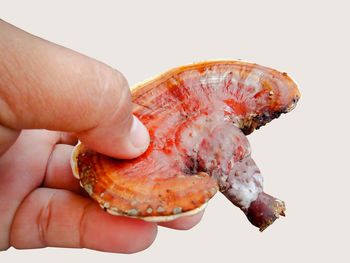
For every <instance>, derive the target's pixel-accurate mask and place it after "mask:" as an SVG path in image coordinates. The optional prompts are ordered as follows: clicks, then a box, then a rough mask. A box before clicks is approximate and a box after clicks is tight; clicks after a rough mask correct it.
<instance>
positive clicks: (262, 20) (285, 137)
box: [0, 0, 350, 263]
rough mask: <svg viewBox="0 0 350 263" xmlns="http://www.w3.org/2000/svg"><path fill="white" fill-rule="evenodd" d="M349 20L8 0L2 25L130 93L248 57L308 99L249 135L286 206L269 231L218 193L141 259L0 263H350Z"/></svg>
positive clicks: (78, 253)
mask: <svg viewBox="0 0 350 263" xmlns="http://www.w3.org/2000/svg"><path fill="white" fill-rule="evenodd" d="M349 10H350V7H349V4H348V1H346V0H344V1H340V0H333V1H323V0H318V1H306V0H304V1H298V0H294V1H281V0H280V1H258V0H257V1H233V0H232V1H220V0H215V1H204V0H202V1H179V0H178V1H151V0H149V1H97V0H96V1H83V0H81V1H68V0H60V1H45V0H42V1H18V0H2V1H1V2H0V18H1V19H3V20H5V21H7V22H9V23H12V24H14V25H16V26H17V27H20V28H22V29H24V30H26V31H28V32H30V33H32V34H34V35H37V36H40V37H42V38H45V39H47V40H50V41H52V42H55V43H57V44H60V45H63V46H66V47H69V48H71V49H73V50H76V51H78V52H81V53H83V54H85V55H88V56H90V57H93V58H95V59H98V60H100V61H102V62H104V63H106V64H109V65H110V66H112V67H114V68H116V69H118V70H120V71H121V72H123V74H124V75H125V76H126V77H127V79H128V80H129V83H130V85H131V86H132V85H134V84H136V83H138V82H141V81H143V80H144V79H147V78H150V77H152V76H154V75H156V74H159V73H161V72H162V71H164V70H167V69H170V68H172V67H175V66H179V65H182V64H188V63H192V62H198V61H203V60H208V59H222V58H224V59H244V60H247V61H251V62H256V63H258V64H262V65H265V66H270V67H274V68H276V69H279V70H281V71H286V72H287V73H289V74H290V75H291V76H292V77H293V78H294V79H296V81H297V82H298V83H299V85H300V91H301V94H302V98H301V100H300V102H299V104H298V106H297V108H296V109H295V110H294V111H293V112H291V113H289V114H287V115H285V116H282V117H281V118H280V119H278V120H275V121H273V122H272V123H270V124H269V125H267V126H266V127H263V128H261V129H260V130H258V131H256V132H255V133H254V134H252V135H250V136H249V140H250V143H251V146H252V151H253V153H252V156H253V158H254V159H255V161H256V162H257V164H258V166H259V167H260V169H261V171H262V174H263V176H264V178H265V190H266V192H268V193H271V194H273V195H275V196H278V197H279V198H281V199H282V200H284V201H285V202H286V205H287V217H286V218H282V219H280V220H278V221H276V223H275V224H274V225H273V226H271V227H270V228H268V229H267V230H266V231H265V232H263V233H260V232H259V231H258V230H257V229H256V228H255V227H253V226H251V225H250V224H249V222H248V221H247V220H246V218H245V216H244V215H243V213H242V212H241V211H239V209H237V208H236V207H233V206H232V205H231V204H230V203H229V202H228V201H227V200H226V199H225V198H223V197H222V196H221V195H220V194H217V195H216V196H215V197H214V198H213V199H212V200H211V201H210V203H209V206H208V208H207V209H206V213H205V215H204V217H203V219H202V221H201V223H200V224H199V225H198V226H196V227H195V228H193V229H192V230H190V231H175V230H170V229H165V228H159V234H158V237H157V239H156V240H155V242H154V244H153V245H152V246H151V247H150V248H149V249H147V250H145V251H143V252H140V253H137V254H133V255H120V254H111V253H103V252H96V251H91V250H87V249H65V248H45V249H38V250H16V249H13V248H11V249H9V250H8V251H6V252H0V262H23V261H26V262H28V261H30V262H50V263H54V262H60V263H61V262H77V261H79V262H141V261H142V262H155V263H156V262H167V263H170V262H181V261H183V262H190V261H191V262H271V263H272V262H330V261H332V262H349V260H350V257H349V254H348V251H347V250H348V248H349V245H348V244H349V242H348V238H349V236H350V231H349V226H348V224H349V218H350V212H349V201H350V198H349V192H350V191H349V183H350V179H349V178H350V169H349V146H350V143H349V123H348V121H349V115H350V114H349V113H350V111H349V105H350V102H349V95H350V92H349V90H350V86H349V76H350V72H349V71H350V67H349V59H350V51H349V50H350V49H349V48H350V40H349V32H350V31H349V26H350V16H349V12H348V11H349ZM0 37H1V35H0ZM0 194H1V193H0ZM97 223H98V222H97Z"/></svg>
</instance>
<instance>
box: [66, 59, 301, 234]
mask: <svg viewBox="0 0 350 263" xmlns="http://www.w3.org/2000/svg"><path fill="white" fill-rule="evenodd" d="M299 98H300V93H299V91H298V88H297V85H296V83H295V82H294V81H293V80H292V79H291V78H290V77H289V76H288V75H287V74H286V73H281V72H279V71H277V70H274V69H271V68H267V67H263V66H260V65H257V64H252V63H247V62H242V61H209V62H203V63H197V64H193V65H188V66H182V67H178V68H175V69H172V70H169V71H167V72H165V73H163V74H161V75H159V76H157V77H155V78H154V79H152V80H150V81H147V82H145V83H142V84H140V85H138V86H136V87H134V88H133V89H132V101H133V104H134V108H133V114H134V115H135V116H137V117H138V118H139V119H140V120H141V121H142V122H143V123H144V125H145V126H146V127H147V128H148V130H149V133H150V138H151V142H150V146H149V148H148V149H147V151H146V152H145V153H144V154H143V155H142V156H140V157H138V158H135V159H132V160H118V159H113V158H110V157H108V156H105V155H102V154H100V153H97V152H95V151H93V150H91V149H89V148H87V147H86V146H85V145H83V144H78V145H77V146H76V147H75V149H74V150H73V154H72V168H73V173H74V175H75V176H76V177H77V178H78V179H80V184H81V186H82V187H83V188H84V189H85V190H86V191H87V192H88V194H89V195H90V196H91V197H92V198H93V199H94V200H96V201H97V202H98V203H99V205H100V206H101V207H102V208H103V209H105V210H106V211H108V212H109V213H111V214H115V215H124V216H129V217H137V218H142V219H144V220H147V221H156V222H160V221H169V220H173V219H175V218H177V217H179V216H185V215H192V214H195V213H198V212H199V211H201V210H202V209H203V208H204V207H205V206H206V204H207V202H208V201H209V199H210V198H212V197H213V196H214V194H215V193H216V192H217V190H219V191H220V192H222V193H223V194H224V195H225V196H226V197H227V198H228V199H229V200H230V201H231V202H232V203H233V204H234V205H236V206H238V207H239V208H240V209H241V210H242V211H243V212H244V213H245V214H246V216H247V218H248V219H249V221H250V222H251V223H252V224H253V225H255V226H257V227H258V228H259V229H260V231H263V230H264V229H265V228H266V227H268V226H269V225H270V224H272V223H273V222H274V221H275V219H276V218H278V217H279V215H284V211H285V204H284V202H282V201H280V200H278V199H276V198H274V197H272V196H270V195H268V194H266V193H264V192H263V179H262V176H261V174H260V171H259V169H258V167H257V166H256V164H255V162H254V161H253V159H252V158H251V157H250V146H249V142H248V140H247V138H246V136H245V135H247V134H250V133H251V132H253V131H254V130H255V129H258V128H259V127H261V126H262V125H265V124H266V123H268V122H270V121H271V120H272V119H274V118H277V117H279V116H280V114H282V113H287V112H289V111H290V110H292V109H293V108H294V107H295V106H296V103H297V101H298V100H299ZM116 147H118V146H117V145H116Z"/></svg>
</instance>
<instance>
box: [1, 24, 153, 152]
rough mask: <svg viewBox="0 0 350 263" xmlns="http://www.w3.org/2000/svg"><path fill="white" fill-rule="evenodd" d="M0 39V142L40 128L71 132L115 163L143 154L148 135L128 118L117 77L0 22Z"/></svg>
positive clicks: (124, 88) (126, 93)
mask: <svg viewBox="0 0 350 263" xmlns="http://www.w3.org/2000/svg"><path fill="white" fill-rule="evenodd" d="M0 35H1V37H0V133H1V132H3V133H5V134H4V136H2V135H1V134H0V138H5V139H6V138H10V139H9V140H11V141H13V138H14V137H15V136H16V135H17V134H18V131H19V130H21V129H38V128H43V129H49V130H59V131H67V132H74V133H76V135H77V136H78V138H79V139H80V140H81V141H82V142H83V143H84V144H86V145H88V146H89V147H91V148H92V149H94V150H96V151H99V152H102V153H104V154H107V155H110V156H113V157H117V158H134V157H137V156H138V155H140V154H142V153H143V152H144V151H145V150H146V149H147V147H148V144H149V135H148V132H147V130H146V128H145V127H144V126H143V125H142V123H141V122H140V121H139V120H138V119H137V118H136V117H134V116H133V115H132V103H131V96H130V90H129V87H128V84H127V81H126V79H125V78H124V77H123V75H122V74H121V73H120V72H118V71H116V70H114V69H112V68H110V67H108V66H106V65H104V64H102V63H100V62H98V61H95V60H93V59H91V58H88V57H86V56H83V55H81V54H78V53H76V52H74V51H72V50H69V49H66V48H64V47H61V46H58V45H55V44H53V43H50V42H48V41H45V40H43V39H40V38H37V37H35V36H33V35H30V34H28V33H26V32H24V31H22V30H20V29H18V28H16V27H14V26H12V25H9V24H7V23H5V22H4V21H1V20H0ZM0 143H1V144H2V145H3V147H8V143H7V144H6V142H4V139H0ZM2 150H4V149H2ZM0 151H1V147H0Z"/></svg>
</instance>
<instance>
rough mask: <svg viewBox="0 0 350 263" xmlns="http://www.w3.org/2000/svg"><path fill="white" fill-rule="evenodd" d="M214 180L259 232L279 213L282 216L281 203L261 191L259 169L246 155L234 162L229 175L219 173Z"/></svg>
mask: <svg viewBox="0 0 350 263" xmlns="http://www.w3.org/2000/svg"><path fill="white" fill-rule="evenodd" d="M217 181H218V184H219V185H220V190H221V192H222V193H223V194H224V195H225V196H226V197H227V198H228V199H229V200H230V201H231V202H232V203H233V204H234V205H236V206H238V207H239V208H240V209H241V210H242V211H243V212H244V213H245V214H246V216H247V217H248V220H249V221H250V222H251V223H252V224H253V225H254V226H256V227H258V228H259V229H260V231H263V230H265V229H266V228H267V227H268V226H269V225H271V224H272V223H273V222H274V221H275V220H276V219H277V218H279V216H280V215H282V216H284V211H285V204H284V202H283V201H280V200H279V199H277V198H275V197H273V196H271V195H268V194H266V193H264V192H263V186H262V184H263V180H262V177H261V174H260V170H259V168H258V167H257V166H256V164H255V162H254V161H253V159H252V158H251V157H250V156H248V157H246V158H243V159H242V160H240V161H238V162H236V163H235V164H234V166H233V167H232V169H231V170H230V172H229V175H228V176H225V174H221V178H219V180H217Z"/></svg>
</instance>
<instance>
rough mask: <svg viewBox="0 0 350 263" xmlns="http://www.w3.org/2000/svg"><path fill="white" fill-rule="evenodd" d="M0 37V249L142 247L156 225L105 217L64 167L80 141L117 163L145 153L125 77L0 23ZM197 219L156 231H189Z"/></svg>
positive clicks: (144, 136)
mask: <svg viewBox="0 0 350 263" xmlns="http://www.w3.org/2000/svg"><path fill="white" fill-rule="evenodd" d="M0 35H1V37H0V180H1V183H0V193H1V194H0V233H1V235H0V250H4V249H7V248H9V247H10V246H14V247H16V248H39V247H46V246H55V247H85V248H91V249H96V250H102V251H110V252H122V253H132V252H137V251H140V250H143V249H145V248H147V247H148V246H149V245H150V244H151V243H152V242H153V240H154V238H155V236H156V233H157V225H156V224H155V223H149V222H145V221H143V220H139V219H132V218H126V217H122V216H113V215H110V214H108V213H106V212H104V211H103V210H102V209H100V208H99V207H98V205H97V203H95V201H93V200H92V199H90V198H88V197H87V195H86V193H85V192H84V191H83V190H82V189H81V187H80V186H79V182H78V180H76V179H75V178H73V175H72V171H71V168H70V155H71V151H72V148H73V146H72V145H74V144H75V143H76V142H77V138H79V139H80V140H81V141H82V142H83V143H84V144H86V145H88V146H89V147H91V148H93V149H94V150H96V151H99V152H102V153H104V154H107V155H110V156H114V157H117V158H134V157H136V156H138V155H140V154H142V153H143V152H144V151H145V150H146V149H147V147H148V144H149V135H148V132H147V130H146V128H145V127H144V126H143V125H142V124H141V122H139V121H138V120H137V119H136V118H135V117H133V115H132V113H131V99H130V91H129V88H128V84H127V82H126V80H125V78H124V77H123V76H122V75H121V73H119V72H118V71H116V70H113V69H112V68H110V67H108V66H106V65H104V64H102V63H100V62H97V61H95V60H93V59H91V58H88V57H85V56H83V55H80V54H78V53H76V52H73V51H71V50H68V49H66V48H63V47H61V46H58V45H55V44H52V43H50V42H47V41H45V40H42V39H40V38H37V37H35V36H32V35H30V34H28V33H26V32H23V31H21V30H20V29H18V28H15V27H13V26H11V25H9V24H7V23H5V22H4V21H1V20H0ZM44 129H45V130H44ZM201 216H202V214H198V215H196V216H192V217H184V218H179V219H177V220H174V221H172V222H168V223H163V224H161V225H162V226H165V227H169V228H174V229H188V228H191V227H192V226H194V225H195V224H197V223H198V222H199V220H200V218H201Z"/></svg>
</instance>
